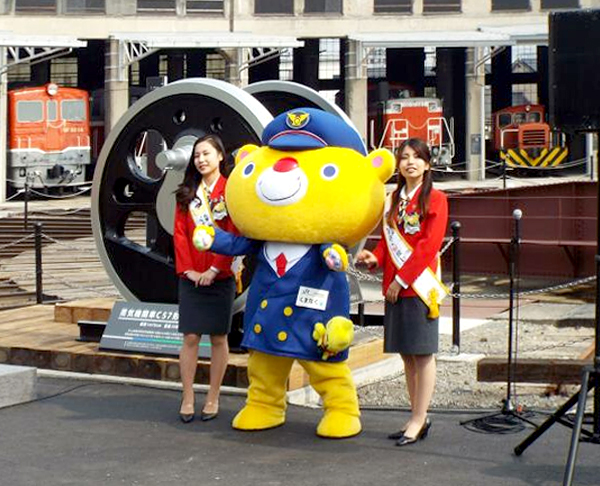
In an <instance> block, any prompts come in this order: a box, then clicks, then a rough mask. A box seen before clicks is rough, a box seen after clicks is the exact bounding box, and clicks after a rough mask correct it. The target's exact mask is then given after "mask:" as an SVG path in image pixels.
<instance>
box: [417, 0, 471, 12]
mask: <svg viewBox="0 0 600 486" xmlns="http://www.w3.org/2000/svg"><path fill="white" fill-rule="evenodd" d="M461 3H462V2H461V0H423V13H449V12H460V11H461Z"/></svg>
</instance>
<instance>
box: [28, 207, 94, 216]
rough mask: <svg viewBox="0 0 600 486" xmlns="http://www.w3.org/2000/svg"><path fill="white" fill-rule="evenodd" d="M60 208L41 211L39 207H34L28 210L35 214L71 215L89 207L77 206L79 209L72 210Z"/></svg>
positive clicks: (87, 209)
mask: <svg viewBox="0 0 600 486" xmlns="http://www.w3.org/2000/svg"><path fill="white" fill-rule="evenodd" d="M60 211H61V210H59V209H56V210H54V211H42V210H41V209H35V210H33V211H30V214H31V215H32V216H33V215H36V214H44V215H46V216H71V215H72V214H77V213H81V212H82V211H89V208H85V207H84V208H79V209H73V210H72V211H62V212H60Z"/></svg>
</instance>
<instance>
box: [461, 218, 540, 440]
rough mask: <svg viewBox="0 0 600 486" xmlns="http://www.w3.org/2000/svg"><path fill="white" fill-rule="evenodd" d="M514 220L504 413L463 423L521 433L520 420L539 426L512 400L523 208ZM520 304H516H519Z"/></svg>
mask: <svg viewBox="0 0 600 486" xmlns="http://www.w3.org/2000/svg"><path fill="white" fill-rule="evenodd" d="M512 217H513V220H514V231H513V237H512V239H511V241H510V250H509V257H508V260H509V261H508V277H509V300H508V362H507V372H506V397H505V398H504V399H503V400H502V409H501V410H500V412H496V413H493V414H491V415H486V416H484V417H479V418H475V419H471V420H466V421H464V422H461V423H460V424H461V425H464V426H466V427H467V428H472V429H477V430H479V429H481V430H485V431H489V432H498V433H503V434H505V433H508V432H520V431H521V430H523V428H524V426H523V424H522V423H520V422H519V421H518V420H520V421H522V422H526V423H527V424H529V425H532V426H534V427H535V426H536V424H535V422H532V421H530V420H528V419H526V418H524V417H523V416H522V415H521V414H520V413H519V411H518V410H517V407H516V406H515V404H514V403H513V399H512V386H513V382H514V371H515V369H514V368H515V363H514V362H513V341H514V326H515V323H516V322H517V321H518V319H515V307H518V293H519V292H518V279H519V250H520V246H521V218H522V217H523V211H521V210H520V209H515V210H514V211H513V213H512ZM515 303H516V306H515Z"/></svg>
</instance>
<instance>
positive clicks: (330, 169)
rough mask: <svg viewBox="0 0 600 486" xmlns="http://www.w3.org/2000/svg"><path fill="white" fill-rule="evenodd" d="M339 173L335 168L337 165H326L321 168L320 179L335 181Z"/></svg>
mask: <svg viewBox="0 0 600 486" xmlns="http://www.w3.org/2000/svg"><path fill="white" fill-rule="evenodd" d="M338 173H339V169H338V168H337V165H334V164H327V165H325V166H323V168H322V169H321V177H323V179H325V180H329V181H330V180H331V179H335V178H336V177H337V175H338Z"/></svg>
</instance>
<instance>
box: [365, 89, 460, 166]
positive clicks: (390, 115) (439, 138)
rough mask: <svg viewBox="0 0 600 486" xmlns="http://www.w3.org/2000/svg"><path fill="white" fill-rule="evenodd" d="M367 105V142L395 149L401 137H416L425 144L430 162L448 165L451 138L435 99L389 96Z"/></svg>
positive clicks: (449, 128) (440, 107)
mask: <svg viewBox="0 0 600 486" xmlns="http://www.w3.org/2000/svg"><path fill="white" fill-rule="evenodd" d="M370 108H371V111H370V113H369V118H370V123H369V125H370V133H371V137H374V138H372V139H371V145H374V146H379V147H385V148H387V149H390V150H392V151H395V150H396V149H397V148H398V146H399V145H400V144H401V143H402V142H403V141H404V140H406V139H408V138H414V137H418V138H421V139H422V140H425V141H426V142H427V144H428V145H429V147H430V149H431V156H432V163H433V164H434V165H442V166H447V165H450V163H451V161H452V158H453V157H454V139H453V136H452V129H451V127H450V126H449V125H448V122H447V121H446V119H445V118H444V114H443V108H442V102H441V101H440V100H439V99H437V98H397V99H389V100H387V101H384V102H379V103H377V104H376V105H370Z"/></svg>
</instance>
